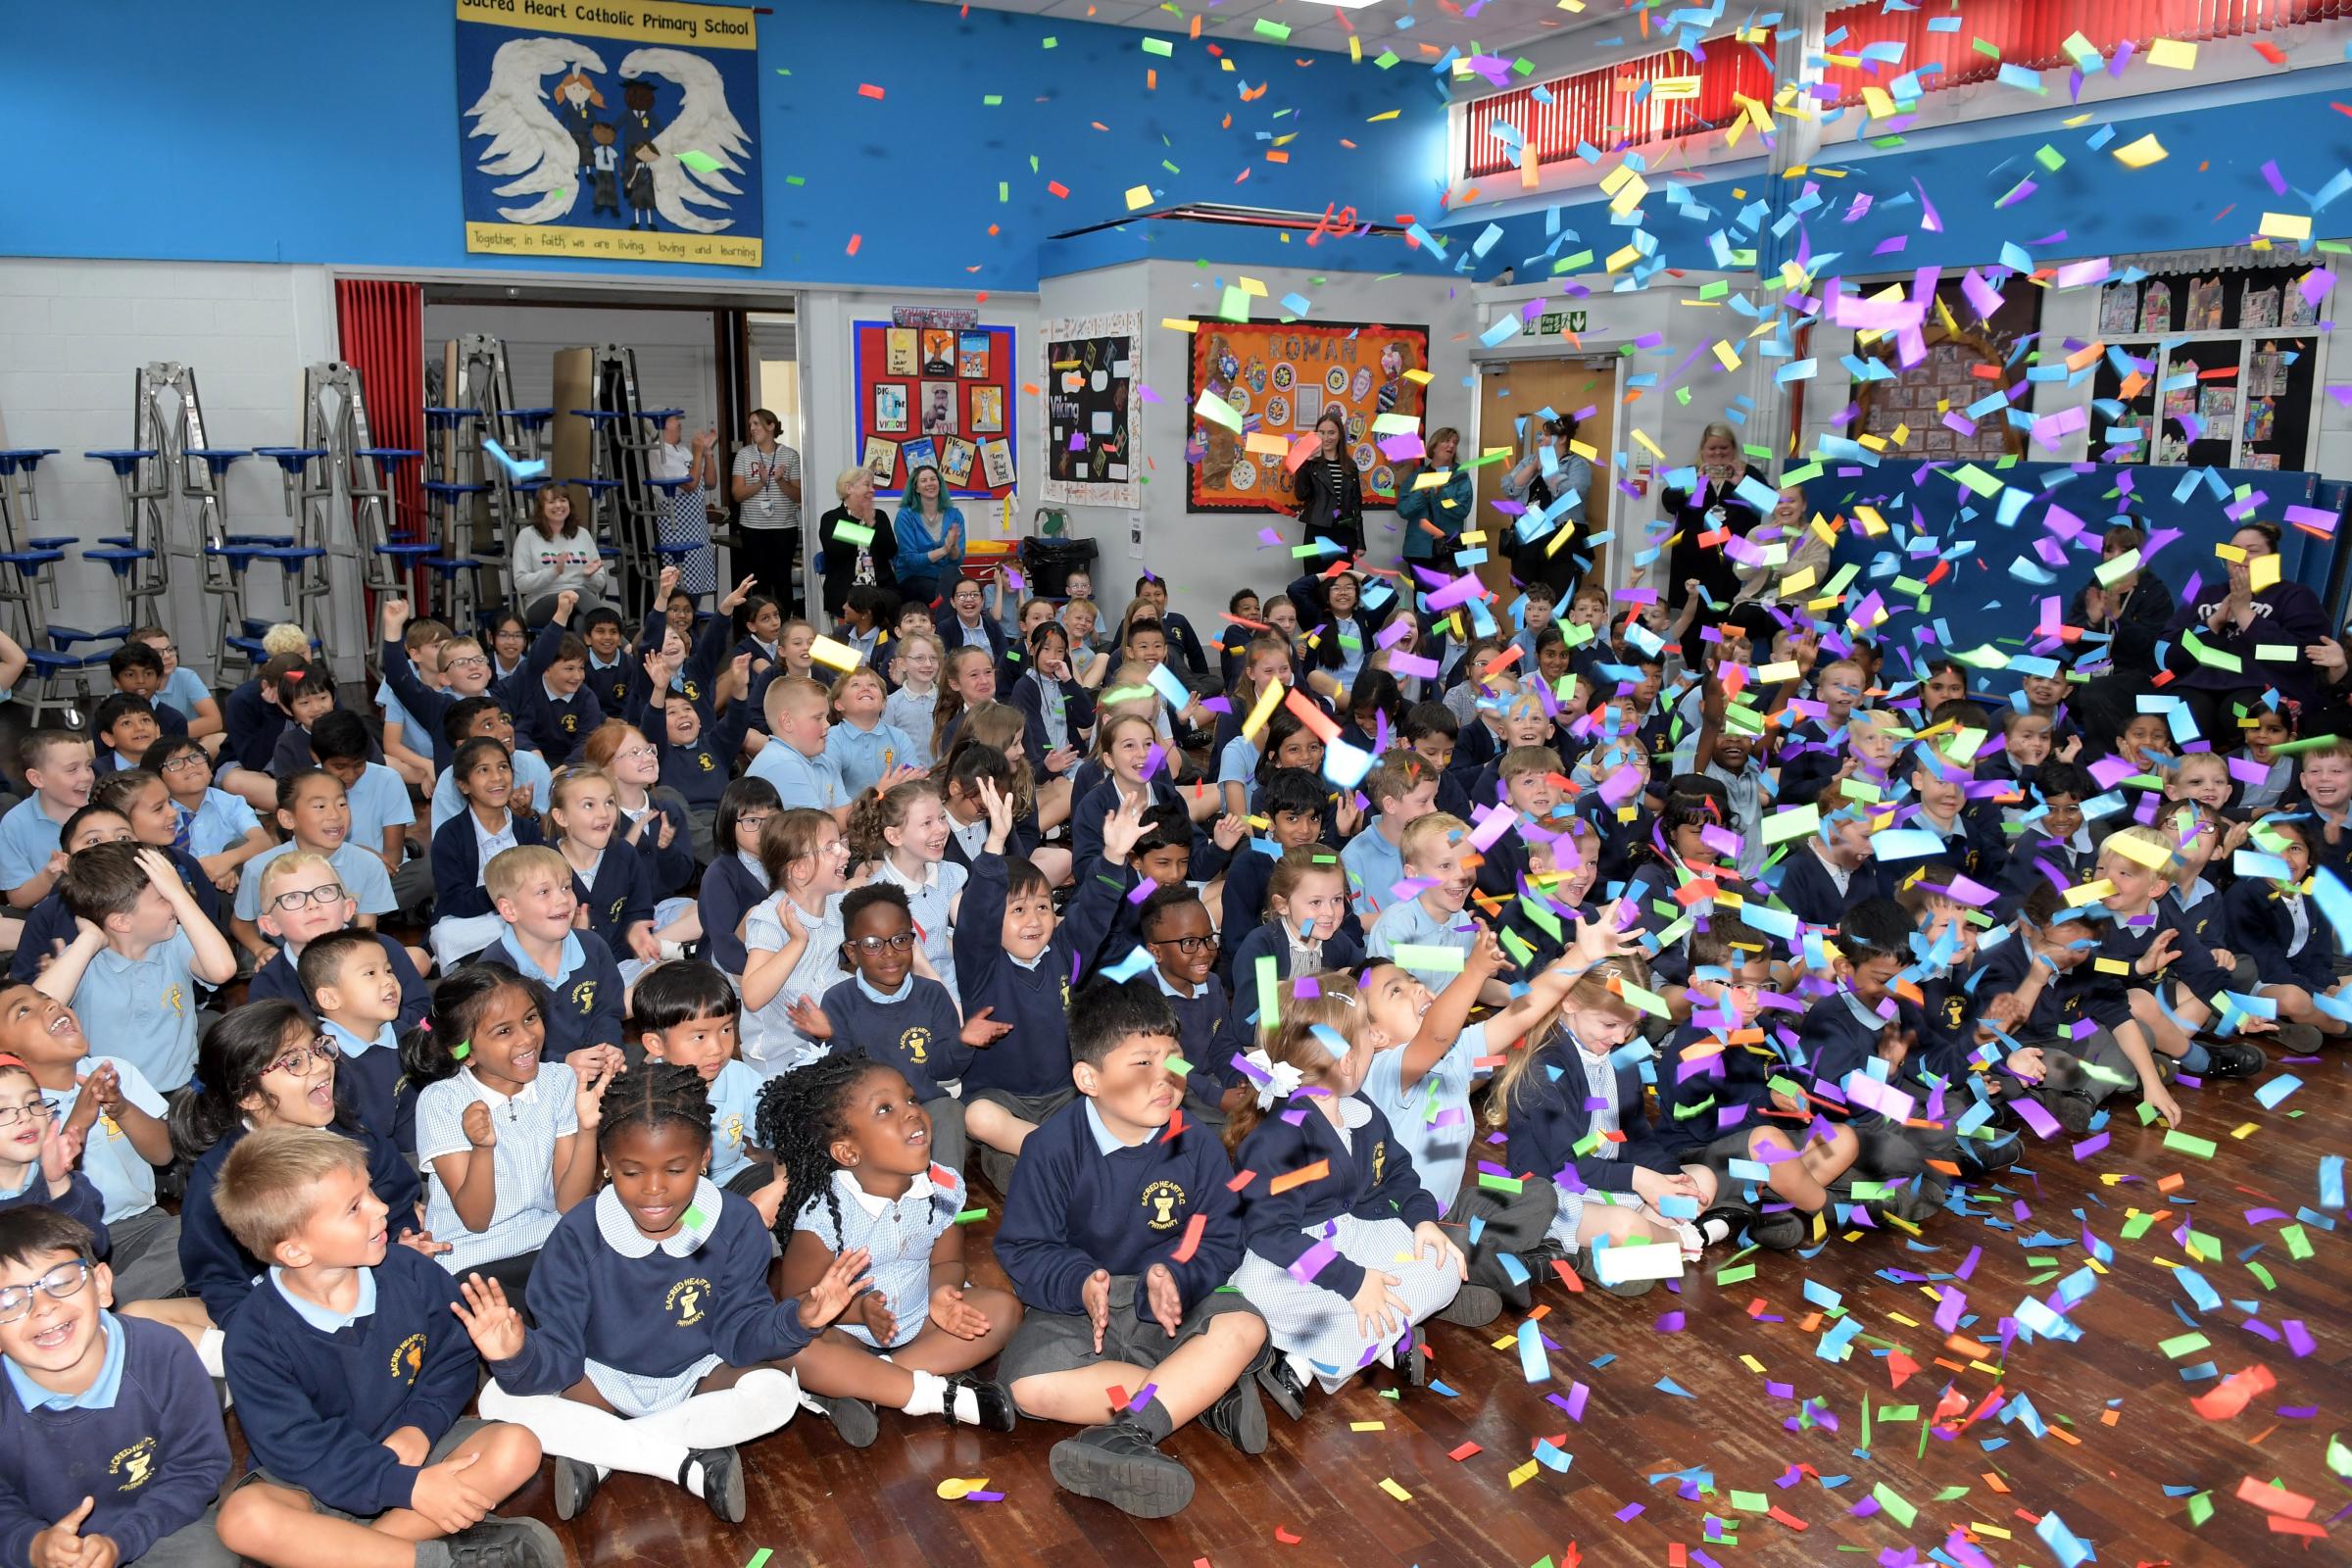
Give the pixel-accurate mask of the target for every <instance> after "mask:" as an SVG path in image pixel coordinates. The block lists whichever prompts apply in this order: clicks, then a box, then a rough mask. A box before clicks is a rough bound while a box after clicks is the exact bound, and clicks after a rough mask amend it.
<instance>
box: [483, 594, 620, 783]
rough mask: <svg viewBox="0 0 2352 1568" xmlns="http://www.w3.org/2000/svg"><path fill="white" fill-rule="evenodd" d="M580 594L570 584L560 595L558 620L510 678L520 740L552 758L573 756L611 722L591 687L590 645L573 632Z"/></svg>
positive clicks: (509, 695) (512, 708)
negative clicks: (590, 734) (590, 735)
mask: <svg viewBox="0 0 2352 1568" xmlns="http://www.w3.org/2000/svg"><path fill="white" fill-rule="evenodd" d="M579 598H580V596H579V595H578V594H575V593H573V592H572V591H571V590H570V589H568V588H566V589H565V590H564V592H562V593H560V594H558V595H556V618H555V619H553V620H551V621H549V622H548V623H547V627H546V629H545V630H544V631H542V632H540V633H539V636H538V638H537V640H536V641H534V642H533V643H532V644H531V651H530V654H529V655H528V656H527V657H526V658H525V659H524V660H523V662H522V668H520V669H518V670H516V671H515V675H514V678H513V679H511V680H509V681H508V682H507V706H508V711H511V712H512V713H514V715H515V734H516V735H517V736H518V737H519V739H518V741H517V742H516V744H518V745H522V746H527V747H529V748H530V749H531V750H533V751H535V752H537V753H538V754H539V755H540V756H542V757H544V758H546V759H547V760H549V761H550V762H562V761H564V760H568V759H569V758H570V757H571V755H572V754H573V753H575V752H577V751H578V750H579V749H580V744H581V743H582V742H583V741H585V740H587V739H588V732H589V731H591V730H593V729H595V728H596V726H597V725H599V724H602V723H603V722H604V721H605V711H604V709H603V708H602V707H601V706H600V705H599V704H598V702H597V700H596V693H594V692H592V691H590V690H589V689H588V645H587V644H586V643H584V642H582V641H580V639H579V638H577V637H575V636H573V635H572V633H571V629H570V625H569V622H570V620H571V610H572V606H574V605H576V604H578V603H579Z"/></svg>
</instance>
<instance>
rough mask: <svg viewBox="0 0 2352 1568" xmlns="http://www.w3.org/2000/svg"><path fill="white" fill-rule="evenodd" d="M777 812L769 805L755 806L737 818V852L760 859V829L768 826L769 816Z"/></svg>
mask: <svg viewBox="0 0 2352 1568" xmlns="http://www.w3.org/2000/svg"><path fill="white" fill-rule="evenodd" d="M775 814H776V813H775V811H774V810H773V809H770V808H768V807H764V806H755V807H752V808H750V809H747V810H746V811H744V813H743V814H742V815H741V816H738V817H737V818H735V849H736V853H738V854H740V855H748V856H751V857H752V858H754V859H758V858H759V857H760V829H762V828H764V827H766V826H767V820H768V818H769V817H771V816H774V815H775Z"/></svg>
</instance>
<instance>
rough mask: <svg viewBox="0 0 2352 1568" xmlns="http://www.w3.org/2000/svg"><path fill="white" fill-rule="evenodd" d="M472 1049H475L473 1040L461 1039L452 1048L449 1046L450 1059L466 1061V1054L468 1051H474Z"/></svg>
mask: <svg viewBox="0 0 2352 1568" xmlns="http://www.w3.org/2000/svg"><path fill="white" fill-rule="evenodd" d="M472 1050H473V1042H472V1041H470V1040H461V1041H459V1042H458V1043H457V1044H456V1045H454V1046H452V1047H450V1048H449V1059H450V1060H452V1061H464V1060H465V1059H466V1054H467V1053H469V1052H470V1051H472Z"/></svg>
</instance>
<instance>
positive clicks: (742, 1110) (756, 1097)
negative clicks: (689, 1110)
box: [711, 1061, 760, 1187]
mask: <svg viewBox="0 0 2352 1568" xmlns="http://www.w3.org/2000/svg"><path fill="white" fill-rule="evenodd" d="M759 1117H760V1074H759V1073H758V1072H756V1071H754V1070H753V1069H752V1068H751V1067H750V1066H749V1065H747V1064H745V1063H743V1062H740V1061H728V1062H722V1063H721V1064H720V1065H719V1069H718V1076H717V1077H715V1078H713V1079H711V1180H712V1181H714V1182H716V1183H718V1185H719V1186H721V1187H724V1186H726V1185H727V1183H728V1182H730V1181H733V1180H734V1179H735V1178H736V1177H737V1176H739V1175H741V1174H742V1173H743V1169H744V1167H745V1166H747V1165H749V1164H750V1163H751V1162H752V1156H751V1155H750V1154H749V1153H747V1152H745V1149H746V1146H747V1145H749V1144H750V1143H751V1141H752V1135H753V1133H754V1132H755V1131H756V1130H757V1129H758V1126H759Z"/></svg>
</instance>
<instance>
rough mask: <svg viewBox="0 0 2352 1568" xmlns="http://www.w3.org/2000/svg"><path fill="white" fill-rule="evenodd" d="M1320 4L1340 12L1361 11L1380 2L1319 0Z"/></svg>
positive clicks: (1372, 0) (1366, 0)
mask: <svg viewBox="0 0 2352 1568" xmlns="http://www.w3.org/2000/svg"><path fill="white" fill-rule="evenodd" d="M1320 3H1321V4H1323V5H1327V6H1332V7H1335V8H1336V9H1338V10H1341V11H1361V10H1363V9H1365V8H1366V7H1367V6H1376V5H1378V4H1380V0H1320Z"/></svg>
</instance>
